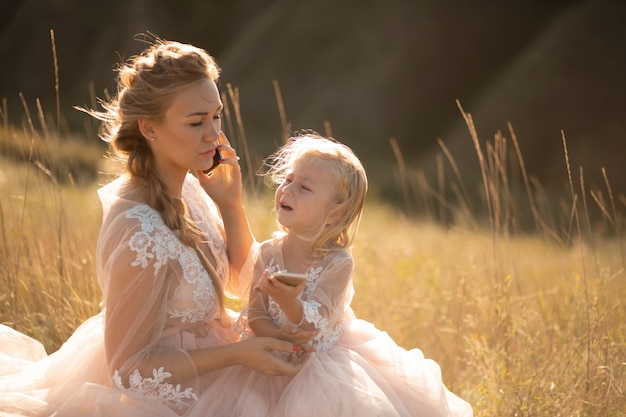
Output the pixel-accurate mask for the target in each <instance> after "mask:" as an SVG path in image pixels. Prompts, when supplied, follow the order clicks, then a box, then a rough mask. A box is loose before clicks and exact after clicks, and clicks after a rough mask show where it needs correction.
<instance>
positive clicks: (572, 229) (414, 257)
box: [0, 86, 626, 417]
mask: <svg viewBox="0 0 626 417" xmlns="http://www.w3.org/2000/svg"><path fill="white" fill-rule="evenodd" d="M277 91H279V90H277ZM238 98H239V94H238V91H237V89H235V88H232V87H231V86H229V88H228V91H227V94H224V95H223V100H224V102H225V113H226V129H227V130H228V132H227V135H228V137H229V138H231V139H232V141H233V144H234V145H235V147H236V148H237V149H239V150H240V152H242V151H243V152H242V159H244V165H243V168H244V170H246V171H247V174H248V175H247V176H246V179H247V180H246V184H245V186H246V188H247V189H248V192H247V193H246V201H245V203H246V206H247V207H248V212H249V216H250V223H251V226H252V228H253V230H254V232H255V235H256V236H257V239H259V240H263V239H265V238H268V237H269V236H270V234H271V232H272V230H274V228H275V226H274V219H273V216H272V214H271V207H272V203H271V201H272V196H271V191H270V190H267V189H265V188H262V187H261V186H262V184H260V180H259V179H258V178H255V177H254V173H255V172H256V169H257V166H258V165H257V164H258V161H260V158H259V157H258V156H256V155H253V154H252V153H251V152H250V150H249V149H248V147H247V144H246V132H245V130H244V129H243V121H242V116H241V114H240V110H239V106H238ZM22 102H23V103H22V107H23V110H24V114H25V118H24V123H23V125H22V126H21V127H16V126H14V125H12V124H10V123H9V120H8V118H7V114H8V111H7V102H6V100H3V106H2V120H3V129H2V130H0V161H1V163H0V256H1V257H2V259H1V263H0V286H2V288H4V289H5V290H4V291H3V292H2V293H0V322H2V323H4V324H8V325H10V326H12V327H15V328H16V329H18V330H20V331H22V332H24V333H27V334H29V335H32V336H34V337H35V338H37V339H38V340H40V341H42V342H43V343H44V345H45V346H46V348H47V349H48V351H49V352H52V351H54V350H56V349H57V348H58V347H59V346H60V344H61V343H62V342H63V341H64V340H66V338H67V337H68V336H69V335H70V334H71V333H72V332H73V330H74V329H75V328H76V327H78V325H79V324H80V323H81V322H82V321H83V320H85V319H86V318H87V317H89V316H90V315H92V314H95V313H96V312H97V311H98V310H99V302H100V296H101V294H100V290H99V288H98V285H97V281H96V277H95V264H94V259H93V254H94V253H95V243H96V237H97V233H98V230H99V227H100V221H101V210H100V206H99V203H98V201H97V197H96V188H97V187H98V186H99V184H100V183H102V182H103V181H105V178H108V176H107V175H106V169H105V166H104V165H103V164H102V163H103V162H105V161H104V159H103V158H102V155H103V153H104V151H103V148H101V147H99V146H98V145H94V144H92V145H87V144H86V142H85V141H84V140H83V141H75V140H74V139H73V138H71V137H69V136H63V135H61V131H62V130H61V129H59V125H60V122H59V118H58V115H57V123H56V124H55V123H51V122H49V118H48V117H46V115H45V113H44V111H43V109H42V108H41V106H40V105H39V104H37V115H36V117H35V118H33V117H31V113H30V110H29V106H28V105H27V103H26V101H25V100H24V99H23V98H22ZM459 108H460V110H461V112H462V116H463V118H464V119H465V121H466V123H467V125H468V129H469V130H470V133H471V136H472V141H473V144H474V148H475V151H476V155H477V158H478V160H479V165H480V176H479V181H478V182H477V183H476V184H472V183H470V182H469V180H468V178H470V176H467V175H465V174H466V173H463V172H460V170H459V169H458V165H457V164H456V163H455V161H454V155H452V154H451V153H450V152H449V150H448V148H447V147H446V146H445V144H444V142H443V140H440V142H439V145H440V148H441V149H442V152H443V155H442V156H439V157H437V158H438V159H437V165H438V174H437V177H436V179H435V181H436V183H437V184H436V186H434V187H432V186H431V185H430V183H429V179H428V178H427V177H426V175H425V174H424V173H422V172H419V171H417V170H415V169H414V168H413V167H412V166H410V164H408V163H406V159H405V158H404V155H403V154H402V150H401V149H400V147H399V145H398V143H397V141H395V140H394V139H392V140H391V141H390V144H391V147H392V150H393V152H394V155H395V157H396V160H397V166H396V167H394V169H395V170H396V171H395V172H396V173H397V176H396V178H397V180H398V191H399V194H400V195H401V198H402V200H403V205H402V207H398V206H400V205H396V206H392V205H390V204H388V203H386V202H384V201H380V200H377V199H376V197H375V196H370V197H369V199H368V201H367V204H366V208H365V213H364V217H363V220H362V222H361V226H360V233H359V236H358V237H357V239H356V241H355V246H354V250H353V252H354V256H355V260H356V270H355V288H356V295H355V297H354V301H353V308H354V310H355V312H356V314H357V315H358V316H359V317H360V318H363V319H365V320H368V321H370V322H372V323H374V324H375V325H376V326H378V327H379V328H381V329H384V330H386V331H387V332H388V333H389V334H390V335H391V336H392V337H393V338H394V339H395V340H396V341H397V342H398V343H399V344H400V345H402V346H404V347H406V348H407V349H409V348H413V347H418V348H420V349H421V350H422V351H423V353H424V354H425V356H427V357H430V358H433V359H434V360H435V361H437V362H438V363H439V365H440V366H441V369H442V374H443V379H444V381H445V382H446V384H447V385H448V387H449V388H450V389H451V390H452V391H454V392H455V393H457V394H459V395H460V396H461V397H463V398H465V399H467V400H468V401H470V402H471V403H472V404H473V406H474V410H475V415H476V416H477V417H483V416H485V417H486V416H615V417H617V416H623V415H625V413H626V362H625V359H624V358H626V308H625V306H624V300H623V299H624V294H625V293H626V280H625V276H624V275H625V272H624V267H625V261H624V259H625V257H624V250H623V242H622V236H623V231H622V227H623V222H622V217H621V216H622V215H621V213H620V211H619V207H618V205H619V204H616V202H618V203H620V204H622V205H624V204H626V198H624V196H622V195H619V196H614V195H613V192H612V190H611V187H610V183H609V180H608V175H606V173H603V174H604V178H605V186H606V193H607V196H608V201H607V199H606V198H605V197H604V194H603V193H602V192H601V191H600V190H591V191H589V190H587V189H586V188H585V185H584V178H583V175H582V169H580V170H579V176H578V178H577V179H578V182H579V183H578V184H575V181H574V176H573V175H572V169H571V167H570V165H569V155H568V150H567V143H566V141H565V135H564V134H563V135H562V140H563V149H564V159H565V170H564V171H565V172H566V174H567V179H568V183H569V184H568V185H569V195H566V196H564V197H563V198H562V199H561V200H560V201H559V202H560V206H561V208H562V210H561V212H560V214H556V215H555V213H554V205H553V204H552V203H553V201H554V200H553V199H552V200H551V199H549V198H548V197H547V193H546V191H545V190H543V188H542V187H541V184H539V183H538V181H537V180H536V179H534V178H532V176H531V175H530V174H529V173H528V172H526V168H525V166H524V160H523V158H522V154H521V151H520V146H519V143H518V139H517V138H516V137H515V134H514V131H513V129H512V127H511V126H510V125H509V133H510V135H511V139H510V140H509V139H507V138H506V137H505V136H504V135H502V134H500V133H498V134H497V135H495V136H494V138H493V142H486V143H483V142H481V140H480V139H479V138H478V135H477V133H476V130H475V129H474V125H473V120H472V117H471V115H470V114H467V113H465V112H463V110H462V108H461V107H460V105H459ZM281 114H282V116H281V117H282V118H284V120H282V123H283V129H285V127H286V126H289V122H288V121H287V118H286V116H285V113H284V109H283V113H281ZM51 126H54V127H55V128H51ZM328 130H330V126H328ZM91 131H93V129H91ZM90 140H91V141H92V142H93V143H96V142H97V141H96V139H95V138H90ZM509 143H512V144H513V146H512V147H511V146H509ZM511 148H512V149H511ZM357 151H358V150H357ZM88 155H89V156H88ZM80 161H87V163H83V162H80ZM95 161H99V162H95ZM446 163H447V164H449V165H450V166H451V168H452V175H446V174H445V171H444V168H445V164H446ZM68 166H69V167H70V168H71V169H69V168H67V167H68ZM64 167H66V168H67V169H66V168H64ZM81 167H82V168H81ZM86 167H90V169H92V170H93V169H94V167H96V172H98V171H101V170H102V171H105V172H104V173H103V174H102V175H100V176H95V175H94V174H89V175H83V176H81V172H85V171H86V170H87V168H86ZM514 172H517V173H519V175H520V179H521V187H522V188H523V193H518V192H517V190H516V188H515V187H516V184H515V181H514V179H513V176H514V174H513V173H514ZM371 177H372V178H375V177H376V175H371ZM78 178H82V180H76V179H78ZM448 190H451V193H450V194H449V195H448V194H447V193H448ZM473 193H475V194H479V195H480V196H481V200H479V201H473V200H470V195H472V194H473ZM588 196H591V199H592V200H593V202H594V203H593V204H588ZM481 204H482V205H481ZM594 208H598V209H599V210H600V211H601V213H602V215H603V217H604V219H605V221H604V223H603V227H604V229H601V230H598V228H597V227H595V223H594V222H592V221H591V217H592V214H591V212H592V210H593V209H594ZM424 211H426V212H431V213H434V215H433V216H432V217H430V218H429V217H428V216H423V215H421V213H423V212H424ZM483 215H486V216H487V217H488V220H487V222H486V223H485V222H484V221H483V217H482V216H483ZM526 217H530V218H531V219H532V222H533V227H532V228H531V230H530V231H529V230H528V229H525V228H524V227H522V226H521V225H522V223H523V222H524V220H522V219H524V218H526ZM606 228H611V229H612V230H608V231H607V230H606ZM608 232H612V233H608Z"/></svg>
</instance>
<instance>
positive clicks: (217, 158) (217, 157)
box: [202, 149, 222, 174]
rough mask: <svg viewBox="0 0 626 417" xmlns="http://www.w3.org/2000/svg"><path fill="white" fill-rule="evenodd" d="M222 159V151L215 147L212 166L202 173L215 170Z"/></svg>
mask: <svg viewBox="0 0 626 417" xmlns="http://www.w3.org/2000/svg"><path fill="white" fill-rule="evenodd" d="M221 159H222V152H221V151H220V150H219V149H215V155H213V165H211V168H209V169H205V170H204V171H202V173H203V174H208V173H209V172H211V171H213V170H214V169H215V168H217V166H218V165H219V164H220V160H221Z"/></svg>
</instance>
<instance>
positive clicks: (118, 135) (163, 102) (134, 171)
mask: <svg viewBox="0 0 626 417" xmlns="http://www.w3.org/2000/svg"><path fill="white" fill-rule="evenodd" d="M219 74H220V68H219V67H218V65H217V63H216V62H215V60H214V59H213V57H212V56H210V55H209V54H208V53H207V52H206V51H205V50H203V49H201V48H197V47H195V46H193V45H188V44H183V43H179V42H172V41H163V40H160V39H156V40H155V41H154V43H152V44H151V45H149V46H148V48H146V49H145V50H144V51H143V52H142V53H141V54H140V55H137V56H135V57H132V58H130V59H129V60H128V61H127V62H126V63H125V64H123V65H121V66H120V67H119V68H118V78H117V81H118V83H117V94H116V96H115V97H114V98H112V99H110V100H109V101H108V102H103V103H102V106H103V107H104V110H105V111H104V112H97V111H90V110H84V109H79V110H83V111H86V112H87V113H88V114H90V115H92V116H93V117H95V118H97V119H99V120H100V121H102V124H101V126H100V137H101V138H102V139H103V140H104V141H106V142H108V143H109V144H110V145H111V147H112V149H113V151H114V154H115V156H116V157H118V159H121V160H122V161H124V163H125V169H126V173H127V174H128V175H129V176H130V177H131V178H132V179H134V180H136V181H139V182H140V183H143V184H145V185H146V195H145V199H146V202H147V203H148V204H149V205H150V206H151V207H152V208H154V209H155V210H157V211H158V212H159V213H160V214H161V217H162V218H163V221H164V222H165V224H166V225H167V226H168V227H169V228H170V229H171V230H172V231H174V233H176V234H177V235H178V236H179V238H180V240H181V241H182V242H183V243H184V244H186V245H188V246H191V247H193V248H195V249H196V252H198V255H199V256H200V260H201V262H202V263H203V265H204V267H205V269H207V271H208V272H209V275H210V276H211V279H212V281H213V285H214V286H215V287H216V290H217V291H216V293H217V294H218V302H219V305H220V308H221V309H222V310H223V297H224V296H223V291H222V287H221V283H220V281H219V280H218V279H217V276H215V270H214V269H213V267H212V266H211V265H210V263H209V262H208V260H207V259H206V257H205V256H204V255H203V254H202V252H200V251H199V250H197V245H198V243H199V242H200V239H201V232H200V230H199V229H198V228H197V226H196V225H195V224H194V223H193V221H192V220H191V219H190V217H189V215H188V213H187V208H186V206H185V204H184V202H183V201H182V200H181V199H180V198H178V197H175V196H173V195H171V194H169V193H168V192H167V190H166V186H165V183H164V182H163V181H162V180H161V178H159V175H158V173H157V171H156V167H155V163H154V155H153V153H152V150H151V149H150V146H149V145H148V143H147V140H146V138H144V137H143V135H142V133H141V131H140V130H139V122H138V121H139V119H150V120H154V121H160V120H162V119H163V117H164V115H165V112H166V110H167V109H168V107H169V106H170V104H171V101H172V98H173V97H174V95H175V94H176V93H178V92H179V91H181V90H182V89H184V88H186V87H188V86H190V85H193V84H196V83H199V82H201V81H204V80H206V79H210V80H212V81H214V82H216V81H217V79H218V78H219Z"/></svg>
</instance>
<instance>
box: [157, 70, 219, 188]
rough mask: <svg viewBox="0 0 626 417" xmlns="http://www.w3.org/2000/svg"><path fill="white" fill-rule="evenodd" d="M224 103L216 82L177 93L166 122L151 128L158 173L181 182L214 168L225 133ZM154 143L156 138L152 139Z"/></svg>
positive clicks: (166, 116) (206, 81)
mask: <svg viewBox="0 0 626 417" xmlns="http://www.w3.org/2000/svg"><path fill="white" fill-rule="evenodd" d="M222 108H223V106H222V101H221V99H220V95H219V91H218V89H217V86H216V85H215V82H214V81H212V80H210V79H206V80H203V81H201V82H199V83H197V84H193V85H191V86H189V87H186V88H184V89H183V90H181V91H179V92H178V93H176V94H175V95H174V96H173V98H172V102H171V104H170V107H169V108H168V109H167V111H166V112H165V116H164V117H163V120H161V121H159V122H155V123H152V124H150V126H151V127H152V132H153V134H154V136H153V140H151V142H150V146H151V147H152V151H153V153H154V157H155V161H156V165H157V169H158V170H159V172H163V173H164V174H165V175H164V176H165V177H168V176H170V177H171V176H174V177H175V178H178V177H179V176H180V174H182V175H183V176H184V175H186V173H187V172H188V171H189V170H190V169H191V170H205V169H208V168H210V167H211V165H212V164H213V156H214V155H215V152H217V151H216V146H217V145H218V143H219V141H218V140H219V136H220V131H221V129H222V120H221V114H222ZM149 139H152V138H149Z"/></svg>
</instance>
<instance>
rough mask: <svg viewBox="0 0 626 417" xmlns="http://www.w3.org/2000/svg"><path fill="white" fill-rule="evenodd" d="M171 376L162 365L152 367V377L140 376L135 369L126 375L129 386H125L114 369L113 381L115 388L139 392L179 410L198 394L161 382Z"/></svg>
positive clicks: (189, 389)
mask: <svg viewBox="0 0 626 417" xmlns="http://www.w3.org/2000/svg"><path fill="white" fill-rule="evenodd" d="M171 376H172V374H171V373H170V372H167V371H166V370H165V369H164V368H163V367H161V368H159V369H153V370H152V378H144V377H142V376H141V374H140V373H139V370H138V369H135V370H134V371H133V373H132V374H130V376H129V377H128V385H129V387H128V388H126V387H125V386H124V384H123V383H122V378H121V377H120V374H119V371H118V370H116V371H115V373H114V374H113V382H114V383H115V386H116V387H117V389H119V390H121V391H124V392H130V393H135V394H141V395H142V396H143V397H145V398H148V399H150V400H152V401H154V402H160V403H162V404H165V405H167V406H168V407H170V408H174V407H176V408H178V409H179V410H182V409H183V407H185V406H188V405H189V404H190V403H191V401H192V400H193V401H197V400H198V396H197V395H196V393H195V392H193V389H192V388H185V389H184V390H183V389H182V388H181V386H180V384H176V385H173V384H169V383H165V382H163V381H165V379H167V378H169V377H171Z"/></svg>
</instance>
